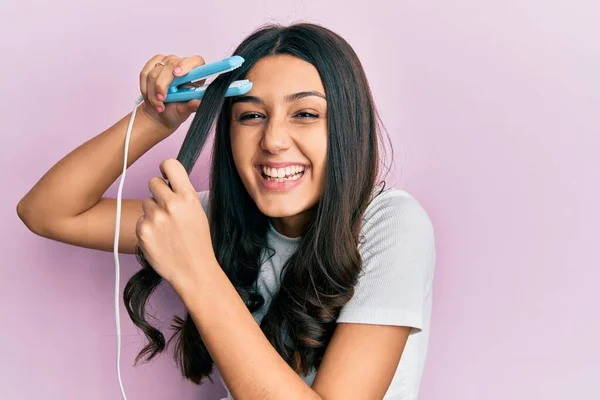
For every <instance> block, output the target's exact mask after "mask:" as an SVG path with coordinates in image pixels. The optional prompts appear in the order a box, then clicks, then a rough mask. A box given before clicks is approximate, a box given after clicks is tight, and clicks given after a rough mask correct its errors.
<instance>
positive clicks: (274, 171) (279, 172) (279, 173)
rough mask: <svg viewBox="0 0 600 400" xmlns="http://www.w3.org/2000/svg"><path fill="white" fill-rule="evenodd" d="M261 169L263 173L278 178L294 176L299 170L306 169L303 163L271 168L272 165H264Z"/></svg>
mask: <svg viewBox="0 0 600 400" xmlns="http://www.w3.org/2000/svg"><path fill="white" fill-rule="evenodd" d="M261 169H262V172H263V174H265V175H266V176H269V177H271V178H274V179H277V178H285V177H288V178H289V177H292V176H294V175H296V174H298V173H299V172H302V171H304V166H303V165H290V166H288V167H285V168H271V167H267V166H264V165H263V166H262V167H261Z"/></svg>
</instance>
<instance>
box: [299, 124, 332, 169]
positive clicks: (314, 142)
mask: <svg viewBox="0 0 600 400" xmlns="http://www.w3.org/2000/svg"><path fill="white" fill-rule="evenodd" d="M327 145H328V143H327V131H326V130H325V131H324V132H319V134H317V135H313V136H311V138H310V140H309V141H306V142H305V143H304V146H303V147H304V149H302V150H303V153H304V154H305V155H306V157H308V159H309V160H310V162H311V164H312V167H313V175H314V178H315V179H317V180H319V181H321V180H322V179H323V177H324V175H325V164H326V160H327Z"/></svg>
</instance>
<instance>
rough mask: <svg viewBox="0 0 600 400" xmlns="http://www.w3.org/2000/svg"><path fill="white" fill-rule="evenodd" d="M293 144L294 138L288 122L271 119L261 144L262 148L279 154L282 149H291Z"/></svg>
mask: <svg viewBox="0 0 600 400" xmlns="http://www.w3.org/2000/svg"><path fill="white" fill-rule="evenodd" d="M291 144H292V138H291V137H290V135H289V132H288V126H287V124H286V123H285V122H284V121H277V120H275V119H269V120H268V122H267V124H266V126H265V131H264V133H263V137H262V140H261V144H260V145H261V147H262V149H263V150H265V151H268V152H269V153H271V154H279V153H280V152H281V151H285V150H287V149H289V148H290V146H291Z"/></svg>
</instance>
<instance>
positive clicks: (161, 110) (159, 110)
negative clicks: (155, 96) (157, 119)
mask: <svg viewBox="0 0 600 400" xmlns="http://www.w3.org/2000/svg"><path fill="white" fill-rule="evenodd" d="M163 110H164V108H162V106H158V107H156V111H158V112H159V113H161V112H163Z"/></svg>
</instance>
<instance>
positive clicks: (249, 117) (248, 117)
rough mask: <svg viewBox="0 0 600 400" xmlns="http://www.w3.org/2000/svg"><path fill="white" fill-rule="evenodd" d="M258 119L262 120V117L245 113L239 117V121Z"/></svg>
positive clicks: (257, 114)
mask: <svg viewBox="0 0 600 400" xmlns="http://www.w3.org/2000/svg"><path fill="white" fill-rule="evenodd" d="M258 118H264V115H262V114H259V113H246V114H243V115H241V116H240V121H249V120H253V119H258Z"/></svg>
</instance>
